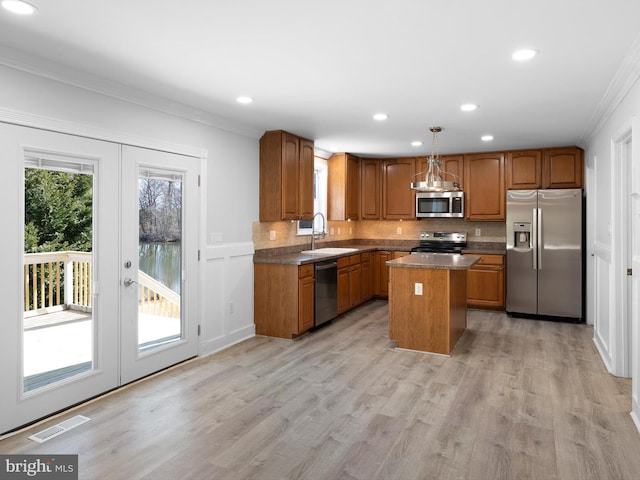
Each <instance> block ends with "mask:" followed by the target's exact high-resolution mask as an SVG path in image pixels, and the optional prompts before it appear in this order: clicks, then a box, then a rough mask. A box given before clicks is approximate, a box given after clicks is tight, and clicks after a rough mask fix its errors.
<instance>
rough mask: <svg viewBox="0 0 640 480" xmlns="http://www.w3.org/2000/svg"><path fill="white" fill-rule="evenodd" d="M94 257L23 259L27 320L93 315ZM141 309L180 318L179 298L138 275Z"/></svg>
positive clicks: (68, 255) (54, 255) (27, 256)
mask: <svg viewBox="0 0 640 480" xmlns="http://www.w3.org/2000/svg"><path fill="white" fill-rule="evenodd" d="M92 258H93V257H92V253H91V252H72V251H64V252H47V253H27V254H25V255H24V312H25V316H26V317H28V316H34V315H40V314H42V313H51V312H55V311H60V310H80V311H85V312H90V311H91V301H92V296H93V293H92V278H93V277H92V272H91V266H92ZM138 282H139V287H140V293H139V297H138V298H139V309H140V311H141V312H143V313H149V314H152V315H157V316H161V317H168V318H180V295H179V294H178V293H176V292H174V291H173V290H171V289H170V288H168V287H166V286H164V285H163V284H162V283H160V282H158V281H157V280H155V279H154V278H153V277H150V276H149V275H147V274H145V273H144V272H141V271H138Z"/></svg>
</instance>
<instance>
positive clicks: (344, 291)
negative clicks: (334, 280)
mask: <svg viewBox="0 0 640 480" xmlns="http://www.w3.org/2000/svg"><path fill="white" fill-rule="evenodd" d="M350 305H351V299H350V298H349V265H348V264H347V265H346V266H344V267H340V266H339V268H338V314H340V313H344V312H346V311H347V310H349V307H350Z"/></svg>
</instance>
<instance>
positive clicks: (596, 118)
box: [578, 35, 640, 146]
mask: <svg viewBox="0 0 640 480" xmlns="http://www.w3.org/2000/svg"><path fill="white" fill-rule="evenodd" d="M639 78H640V35H638V37H637V38H636V40H635V41H634V42H633V44H632V45H631V48H630V49H629V51H628V52H627V54H626V56H625V57H624V59H623V60H622V63H621V64H620V66H619V67H618V70H617V71H616V73H615V75H614V76H613V79H612V80H611V83H609V86H608V87H607V90H606V91H605V93H604V95H603V96H602V99H601V100H600V103H598V106H597V108H596V110H595V112H594V113H593V115H592V117H591V120H589V123H588V125H587V128H586V129H585V131H584V132H583V133H582V136H581V137H580V139H579V140H578V145H579V146H585V145H588V144H589V143H590V142H591V140H592V139H593V137H595V136H596V135H597V133H598V132H599V131H600V130H601V129H602V128H603V127H604V125H605V123H606V122H607V121H608V120H609V118H611V115H613V113H614V112H615V110H616V109H617V108H618V106H619V105H620V103H621V102H622V100H623V99H624V98H625V97H626V96H627V94H628V93H629V91H630V90H631V89H632V88H633V86H634V85H635V84H636V83H637V81H638V79H639Z"/></svg>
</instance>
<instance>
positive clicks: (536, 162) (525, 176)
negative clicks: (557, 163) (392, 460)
mask: <svg viewBox="0 0 640 480" xmlns="http://www.w3.org/2000/svg"><path fill="white" fill-rule="evenodd" d="M506 163H507V164H506V177H507V190H518V189H519V190H530V189H537V188H540V187H541V185H542V150H523V151H518V152H508V153H507V160H506Z"/></svg>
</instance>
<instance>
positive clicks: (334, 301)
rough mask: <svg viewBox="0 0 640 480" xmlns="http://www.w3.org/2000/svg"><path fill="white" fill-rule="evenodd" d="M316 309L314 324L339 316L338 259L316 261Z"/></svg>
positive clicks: (317, 324) (320, 323)
mask: <svg viewBox="0 0 640 480" xmlns="http://www.w3.org/2000/svg"><path fill="white" fill-rule="evenodd" d="M315 301H316V311H315V321H314V326H316V327H317V326H320V325H322V324H323V323H326V322H328V321H329V320H332V319H334V318H336V317H337V316H338V261H337V260H325V261H323V262H317V263H316V296H315Z"/></svg>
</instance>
